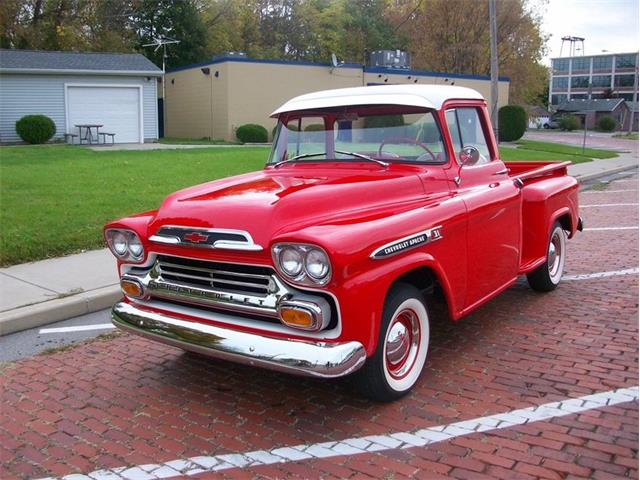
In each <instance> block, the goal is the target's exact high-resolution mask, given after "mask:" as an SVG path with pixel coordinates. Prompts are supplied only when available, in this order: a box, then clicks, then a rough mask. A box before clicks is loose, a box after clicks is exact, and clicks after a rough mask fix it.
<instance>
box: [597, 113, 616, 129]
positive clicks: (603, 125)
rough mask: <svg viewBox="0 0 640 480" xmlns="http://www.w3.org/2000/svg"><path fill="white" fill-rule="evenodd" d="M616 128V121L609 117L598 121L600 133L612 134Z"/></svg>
mask: <svg viewBox="0 0 640 480" xmlns="http://www.w3.org/2000/svg"><path fill="white" fill-rule="evenodd" d="M617 126H618V122H616V119H615V118H613V117H611V116H609V115H605V116H604V117H600V118H599V119H598V130H600V131H602V132H613V131H614V130H615V129H616V127H617Z"/></svg>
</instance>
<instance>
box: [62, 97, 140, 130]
mask: <svg viewBox="0 0 640 480" xmlns="http://www.w3.org/2000/svg"><path fill="white" fill-rule="evenodd" d="M80 124H97V125H103V126H102V127H101V128H100V131H101V132H109V133H115V134H116V136H115V142H116V143H137V142H141V141H142V137H141V125H140V89H139V88H138V87H101V86H91V87H78V86H68V87H67V131H68V132H72V133H78V129H77V128H76V126H75V125H80ZM83 132H84V129H83Z"/></svg>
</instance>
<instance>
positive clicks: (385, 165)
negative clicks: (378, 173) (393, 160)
mask: <svg viewBox="0 0 640 480" xmlns="http://www.w3.org/2000/svg"><path fill="white" fill-rule="evenodd" d="M336 153H341V154H343V155H351V156H353V157H356V158H362V159H363V160H369V161H370V162H375V163H377V164H378V165H382V166H383V167H388V166H389V164H388V163H387V162H383V161H382V160H378V159H377V158H373V157H370V156H369V155H364V154H362V153H357V152H344V151H342V150H336Z"/></svg>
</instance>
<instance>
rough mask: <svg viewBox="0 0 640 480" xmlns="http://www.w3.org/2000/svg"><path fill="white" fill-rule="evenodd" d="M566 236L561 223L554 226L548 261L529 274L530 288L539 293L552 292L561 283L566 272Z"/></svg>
mask: <svg viewBox="0 0 640 480" xmlns="http://www.w3.org/2000/svg"><path fill="white" fill-rule="evenodd" d="M566 238H567V237H566V234H565V233H564V230H563V229H562V225H560V222H556V223H554V224H553V227H552V228H551V234H550V235H549V242H548V244H547V261H546V262H545V263H543V264H542V265H540V266H539V267H538V268H536V269H535V270H533V271H532V272H529V273H527V281H528V282H529V286H530V287H531V288H533V289H534V290H537V291H539V292H550V291H551V290H554V289H555V288H556V287H557V286H558V284H559V283H560V279H561V278H562V272H563V270H564V260H565V252H566V248H565V247H566Z"/></svg>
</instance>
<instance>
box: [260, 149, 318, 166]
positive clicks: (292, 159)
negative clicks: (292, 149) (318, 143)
mask: <svg viewBox="0 0 640 480" xmlns="http://www.w3.org/2000/svg"><path fill="white" fill-rule="evenodd" d="M326 153H327V152H316V153H301V154H300V155H296V156H295V157H291V158H287V159H286V160H280V161H279V162H276V163H274V164H273V168H278V167H279V166H280V165H283V164H285V163H289V162H295V161H296V160H300V159H301V158H307V157H318V156H320V155H326Z"/></svg>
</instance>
